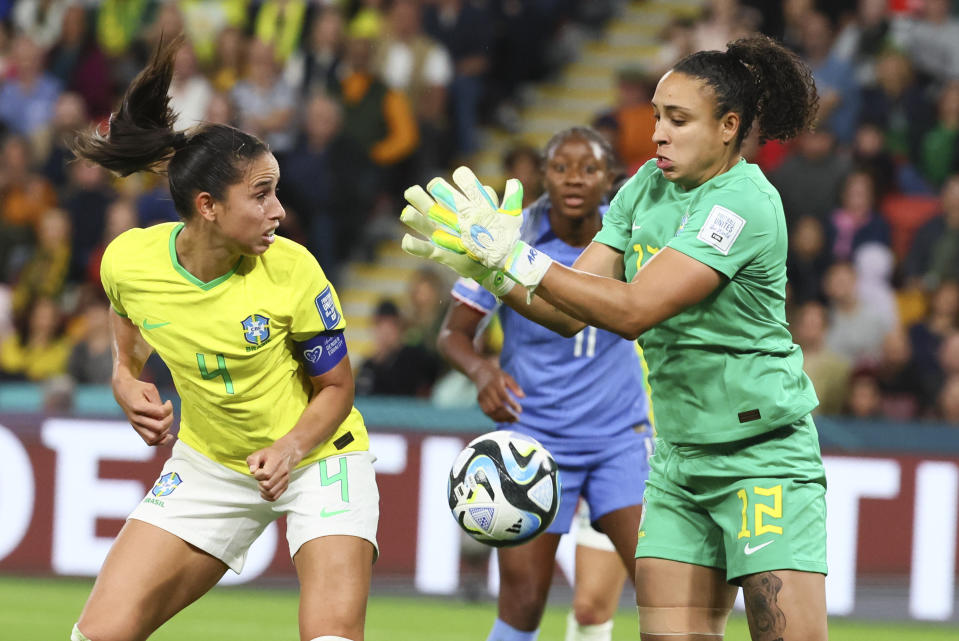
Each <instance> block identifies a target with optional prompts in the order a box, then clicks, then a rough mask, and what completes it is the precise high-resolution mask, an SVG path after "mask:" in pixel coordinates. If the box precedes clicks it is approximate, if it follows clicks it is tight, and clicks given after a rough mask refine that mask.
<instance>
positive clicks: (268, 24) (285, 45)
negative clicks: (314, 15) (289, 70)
mask: <svg viewBox="0 0 959 641" xmlns="http://www.w3.org/2000/svg"><path fill="white" fill-rule="evenodd" d="M308 4H309V3H308V2H306V0H263V1H262V2H261V3H260V4H259V8H258V10H257V12H256V16H255V17H254V18H253V37H254V38H255V39H256V40H259V41H260V42H264V43H267V44H269V45H271V48H272V50H273V55H274V56H275V58H276V61H277V63H279V64H280V65H282V64H283V63H285V62H286V61H287V59H288V58H289V57H290V54H292V53H293V52H294V51H295V50H296V49H297V47H298V46H299V44H300V39H301V37H302V35H303V32H304V31H305V29H306V22H307V9H308Z"/></svg>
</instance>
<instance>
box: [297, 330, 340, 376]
mask: <svg viewBox="0 0 959 641" xmlns="http://www.w3.org/2000/svg"><path fill="white" fill-rule="evenodd" d="M293 344H294V345H295V352H296V354H297V356H299V357H301V359H300V360H301V361H302V362H303V367H304V368H305V369H306V373H307V374H309V375H310V376H320V375H322V374H326V373H327V372H328V371H330V370H331V369H333V368H334V367H336V366H337V365H339V364H340V361H342V360H343V357H345V356H346V338H344V337H343V331H342V330H337V331H332V332H323V333H322V334H317V335H316V336H314V337H313V338H310V339H307V340H305V341H303V342H299V341H294V343H293Z"/></svg>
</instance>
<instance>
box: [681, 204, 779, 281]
mask: <svg viewBox="0 0 959 641" xmlns="http://www.w3.org/2000/svg"><path fill="white" fill-rule="evenodd" d="M780 218H781V216H780V215H778V211H777V208H776V206H775V204H774V203H773V202H772V199H771V198H770V197H769V196H768V195H767V194H765V193H761V192H756V191H753V192H752V193H748V194H745V195H744V194H740V193H738V192H734V191H728V192H727V191H717V192H716V193H714V194H710V197H709V198H706V199H704V200H703V201H702V202H700V203H697V204H696V206H695V207H694V208H692V209H691V211H690V213H689V219H688V220H687V221H686V222H685V224H684V225H683V226H682V228H681V229H680V231H679V232H678V233H677V234H676V236H675V237H674V238H673V239H672V240H670V241H669V243H667V245H666V246H667V247H672V248H673V249H675V250H677V251H680V252H682V253H684V254H686V255H687V256H689V257H691V258H695V259H696V260H698V261H699V262H701V263H703V264H705V265H708V266H710V267H712V268H713V269H715V270H716V271H718V272H720V273H722V274H723V275H724V276H726V277H727V278H732V277H733V276H735V275H736V272H738V271H739V270H740V269H742V268H743V267H744V266H745V265H747V264H748V263H749V262H751V261H752V260H753V259H754V258H756V257H757V256H758V255H760V254H761V253H762V252H764V251H767V250H768V249H769V248H771V247H772V245H773V244H774V243H775V242H776V238H777V235H778V234H779V233H780V229H779V227H780V224H781V222H780V220H779V219H780ZM783 222H784V221H783Z"/></svg>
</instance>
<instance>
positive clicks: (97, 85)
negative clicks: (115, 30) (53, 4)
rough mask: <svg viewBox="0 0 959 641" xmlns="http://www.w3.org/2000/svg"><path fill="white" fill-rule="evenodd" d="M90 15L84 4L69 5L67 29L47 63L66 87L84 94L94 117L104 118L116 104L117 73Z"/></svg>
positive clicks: (87, 106)
mask: <svg viewBox="0 0 959 641" xmlns="http://www.w3.org/2000/svg"><path fill="white" fill-rule="evenodd" d="M90 15H91V14H90V13H88V11H87V9H86V8H85V7H84V6H82V5H80V4H71V5H70V6H69V7H67V10H66V13H65V14H64V16H63V32H62V34H61V36H60V39H59V40H58V41H57V42H56V44H55V45H54V46H53V48H52V50H51V51H50V53H49V54H48V55H47V64H46V66H47V69H49V71H50V73H51V74H53V76H55V77H56V78H57V79H58V80H59V81H60V85H61V86H62V87H63V88H64V89H65V90H67V91H73V92H76V93H77V94H79V95H80V96H82V97H83V100H84V102H85V103H86V110H87V111H88V112H89V113H90V116H91V117H92V118H93V120H102V119H105V118H107V117H108V116H109V115H110V110H111V109H112V108H113V101H114V91H113V76H112V73H111V70H110V63H109V61H108V60H107V57H106V56H105V55H104V54H103V52H102V51H100V47H99V46H98V45H97V42H96V39H95V38H94V37H93V34H92V32H91V30H90V28H89V16H90Z"/></svg>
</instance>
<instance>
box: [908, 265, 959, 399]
mask: <svg viewBox="0 0 959 641" xmlns="http://www.w3.org/2000/svg"><path fill="white" fill-rule="evenodd" d="M908 331H909V342H910V344H911V346H912V353H913V360H914V361H915V363H916V367H917V368H918V372H919V373H918V376H919V378H920V382H921V385H922V390H923V394H922V399H921V400H922V404H923V407H924V408H928V407H930V406H932V405H933V404H934V403H935V395H936V392H937V391H938V389H939V385H940V384H941V382H942V380H943V372H942V366H941V364H940V362H939V350H940V348H941V347H942V344H943V342H944V341H945V340H946V339H947V338H948V337H949V336H951V335H952V334H953V333H955V332H957V331H959V282H956V281H947V282H944V283H942V284H941V285H939V287H937V288H936V289H935V290H934V291H933V292H932V295H931V296H930V298H929V308H928V310H927V312H926V315H925V317H924V318H923V319H922V320H921V321H919V322H917V323H914V324H912V325H911V326H910V327H909V330H908Z"/></svg>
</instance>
